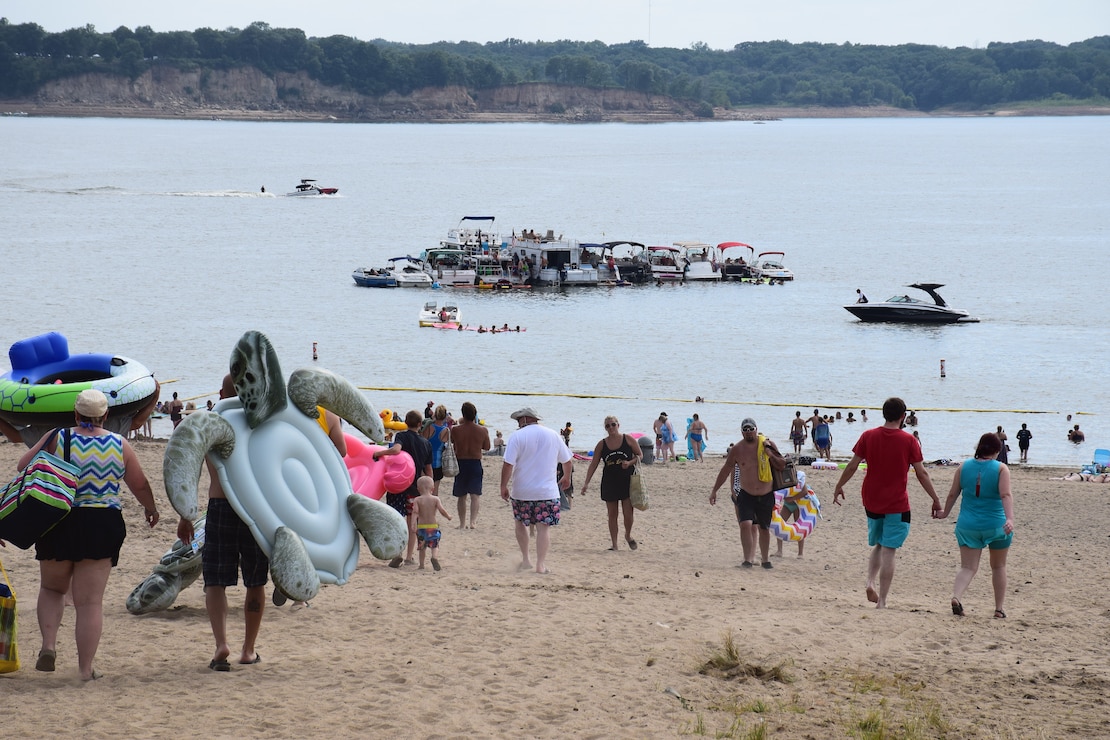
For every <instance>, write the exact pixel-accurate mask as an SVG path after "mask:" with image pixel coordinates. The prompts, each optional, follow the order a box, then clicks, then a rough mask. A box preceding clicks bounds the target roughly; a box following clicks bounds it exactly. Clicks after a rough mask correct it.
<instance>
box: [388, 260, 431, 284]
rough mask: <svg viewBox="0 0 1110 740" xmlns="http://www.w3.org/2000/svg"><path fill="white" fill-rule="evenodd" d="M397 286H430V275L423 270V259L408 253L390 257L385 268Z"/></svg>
mask: <svg viewBox="0 0 1110 740" xmlns="http://www.w3.org/2000/svg"><path fill="white" fill-rule="evenodd" d="M386 269H387V271H388V272H389V274H390V275H392V276H393V279H394V280H396V281H397V287H398V288H430V287H432V276H431V275H429V274H428V273H427V272H425V270H424V260H421V259H417V258H416V257H412V256H409V255H405V256H404V257H390V258H389V267H388V268H386Z"/></svg>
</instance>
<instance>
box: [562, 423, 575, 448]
mask: <svg viewBox="0 0 1110 740" xmlns="http://www.w3.org/2000/svg"><path fill="white" fill-rule="evenodd" d="M573 432H574V427H572V426H571V425H570V422H569V421H568V422H567V425H566V426H565V427H563V428H562V429H560V430H559V434H560V435H561V436H562V438H563V443H564V444H565V445H566V446H567V447H570V435H571V434H572V433H573Z"/></svg>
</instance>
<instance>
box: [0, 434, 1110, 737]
mask: <svg viewBox="0 0 1110 740" xmlns="http://www.w3.org/2000/svg"><path fill="white" fill-rule="evenodd" d="M599 436H600V435H599ZM974 436H975V435H974V434H972V435H969V440H971V441H974V440H973V439H971V438H972V437H974ZM969 444H970V442H969ZM164 447H165V444H164V441H150V442H146V441H144V442H138V443H136V449H137V450H138V452H139V456H140V459H141V461H142V463H143V466H144V469H145V470H146V472H147V475H148V476H149V477H150V479H151V483H152V484H153V486H154V489H155V492H156V494H157V496H158V500H159V502H160V506H161V509H162V512H163V517H164V519H163V521H162V522H161V523H160V524H159V525H158V526H157V527H156V528H155V529H154V530H149V529H147V527H146V526H145V524H144V522H143V521H142V510H141V508H140V507H139V506H138V505H137V503H136V502H135V501H134V499H133V498H131V497H130V496H128V497H127V502H126V510H125V516H126V519H127V523H128V532H129V535H128V538H127V541H126V543H125V545H124V548H123V553H122V555H121V559H120V565H119V567H118V568H116V569H115V570H114V571H113V573H112V576H111V580H110V581H109V584H108V592H107V596H106V599H105V628H104V635H103V638H102V640H101V643H100V650H99V652H98V654H97V658H96V667H97V669H98V670H99V671H101V672H102V673H104V674H105V676H104V678H102V679H100V680H99V681H94V682H89V683H87V684H82V683H81V682H80V681H79V680H78V678H77V668H76V649H75V646H74V641H73V623H74V612H73V610H72V608H68V609H67V610H66V613H65V617H64V621H63V625H62V631H61V634H60V636H59V641H58V670H57V672H55V673H40V672H37V671H35V670H34V662H35V655H36V653H37V651H38V648H39V644H40V641H39V635H38V628H37V623H36V621H35V598H36V594H37V590H38V568H37V565H36V563H35V561H34V552H33V550H30V551H22V550H17V549H16V548H15V547H14V546H9V547H7V548H6V549H4V550H0V557H2V558H3V562H4V565H5V567H6V568H7V570H8V573H9V574H10V577H11V579H12V581H13V583H14V585H15V589H16V592H17V595H18V598H19V605H20V611H19V620H20V631H19V645H20V648H21V655H22V661H23V669H22V670H21V671H19V672H16V673H12V674H7V675H3V676H0V695H2V696H3V698H4V704H5V712H4V715H5V716H4V736H5V737H6V738H24V737H26V738H31V737H35V738H38V737H58V736H61V737H83V738H108V737H121V736H122V737H171V736H179V737H181V736H184V737H189V736H204V737H213V738H256V737H259V738H261V737H292V736H296V737H305V738H309V737H322V736H325V735H326V736H330V737H334V738H348V737H350V738H354V737H359V738H362V737H421V738H423V737H455V738H464V737H465V738H469V737H505V738H521V737H584V738H648V737H676V736H683V735H695V736H697V735H704V736H708V737H738V738H743V737H764V736H765V737H791V738H795V737H796V738H830V737H862V736H867V737H907V736H908V737H950V738H957V737H958V738H1055V737H1063V736H1072V737H1083V738H1090V737H1110V711H1108V709H1107V704H1106V701H1107V699H1106V697H1107V695H1108V694H1110V666H1108V664H1107V655H1110V629H1108V627H1110V597H1108V596H1107V590H1106V588H1105V587H1104V585H1103V583H1102V578H1103V577H1104V576H1105V574H1106V573H1107V572H1110V562H1108V560H1110V557H1108V552H1110V547H1108V544H1110V543H1108V540H1107V538H1108V536H1110V530H1108V528H1107V525H1108V524H1110V510H1108V507H1107V499H1108V497H1110V486H1102V485H1098V484H1092V483H1072V482H1061V481H1052V480H1049V478H1050V477H1052V476H1058V475H1060V474H1061V473H1062V472H1063V471H1059V470H1053V469H1048V468H1028V467H1025V468H1023V467H1017V466H1015V468H1014V491H1015V511H1016V519H1017V528H1016V533H1015V539H1014V546H1013V551H1012V554H1011V557H1010V560H1009V589H1008V596H1007V600H1006V611H1007V613H1008V615H1009V617H1008V618H1007V619H1005V620H1001V619H992V618H991V615H992V611H993V601H992V597H991V586H990V572H989V567H988V566H987V563H986V558H985V557H984V562H983V565H982V568H981V570H980V572H979V574H978V575H977V576H976V578H975V580H974V581H973V582H972V585H971V588H970V589H969V591H968V592H967V593H966V594H965V596H964V599H963V603H964V606H965V608H966V610H967V615H966V616H964V617H962V618H958V617H954V616H952V614H951V610H950V607H949V598H950V595H951V588H952V580H953V577H954V576H955V573H956V570H957V566H958V563H959V553H958V549H957V547H956V543H955V539H954V538H953V535H952V526H953V524H954V517H953V518H952V519H950V520H948V521H944V522H937V521H932V520H930V519H929V514H928V511H929V506H928V497H927V496H926V494H925V493H924V492H922V491H921V489H920V487H919V486H918V485H917V484H916V482H915V481H914V480H913V477H912V476H911V483H910V486H911V498H912V500H913V503H914V524H913V530H912V533H911V535H910V538H909V540H908V542H907V544H906V546H905V547H904V548H903V549H902V551H901V552H900V554H899V556H898V562H897V572H896V574H895V578H894V584H893V588H892V589H891V593H890V597H889V603H888V607H889V608H887V609H886V610H883V611H879V610H876V609H874V608H873V605H871V604H869V603H868V602H867V600H866V597H865V595H864V579H865V566H866V558H867V554H868V548H867V546H866V522H865V516H864V513H863V510H862V508H861V505H860V500H859V484H860V481H861V480H862V473H857V475H856V478H855V479H854V480H853V481H851V483H850V484H849V485H848V491H849V495H848V501H847V503H846V504H845V505H844V506H839V507H838V506H834V505H833V504H832V493H833V487H834V485H835V481H836V479H837V477H838V476H839V472H838V471H807V472H808V480H809V483H810V485H811V486H812V487H813V488H814V489H815V490H816V491H817V493H818V495H819V496H820V498H821V501H822V504H823V512H824V520H823V521H822V522H821V523H820V524H819V525H818V527H817V529H816V530H815V532H814V533H813V535H812V536H811V537H810V538H809V540H808V541H807V542H806V548H805V557H804V558H801V559H799V558H797V557H796V556H795V552H796V550H795V546H794V545H793V544H791V543H787V544H786V547H785V549H784V552H785V557H784V558H781V559H773V561H774V566H775V567H774V569H773V570H770V571H764V570H762V569H760V568H758V567H757V568H755V569H754V570H742V569H740V568H739V567H737V566H738V565H739V563H740V561H741V560H742V558H741V554H740V538H739V532H738V529H737V526H736V522H735V518H734V516H733V512H732V507H731V505H730V504H729V503H728V499H727V498H723V505H722V503H720V502H719V503H718V505H717V506H715V507H710V506H709V505H708V503H707V500H708V494H709V490H710V488H711V486H712V483H713V480H714V477H715V475H716V473H717V471H718V469H719V465H720V463H721V458H720V457H713V458H709V459H707V462H706V463H705V464H693V463H671V464H669V465H667V466H661V465H653V466H645V474H646V478H647V481H648V485H649V487H650V495H651V507H650V510H649V511H646V512H637V513H636V525H635V528H634V530H633V535H634V537H635V538H636V540H637V541H638V544H639V548H638V549H637V550H636V551H634V552H633V551H630V550H628V549H627V548H626V547H625V546H624V544H623V542H622V549H621V550H620V551H619V552H607V548H608V546H609V537H608V531H607V528H606V519H605V507H604V505H603V504H602V502H601V501H600V499H599V495H598V489H597V485H596V483H594V484H593V485H592V486H591V490H590V492H589V493H588V494H587V495H586V496H585V497H582V496H578V497H576V499H575V500H574V505H573V507H572V509H571V510H570V511H567V512H564V515H563V521H562V523H561V524H560V525H559V526H558V527H556V528H555V529H554V530H553V531H552V542H553V544H552V551H551V555H550V557H549V567H550V569H551V571H552V572H551V574H549V575H546V576H543V575H537V574H535V573H533V572H523V573H522V572H518V571H517V565H518V563H519V562H520V556H519V551H518V549H517V545H516V541H515V539H514V536H513V523H512V517H511V513H510V510H509V507H508V505H507V504H504V503H503V502H502V501H501V500H500V497H499V496H498V495H497V481H498V480H499V474H500V466H501V461H500V458H487V460H486V465H485V470H486V487H485V490H486V495H485V496H484V497H483V499H482V503H483V506H482V513H481V516H480V517H479V521H478V528H477V529H475V530H466V531H459V530H457V529H455V528H454V524H455V523H453V522H441V524H442V525H443V527H444V534H443V547H442V550H441V554H440V560H441V562H442V564H443V570H442V571H441V572H439V573H436V572H434V571H432V570H431V569H430V568H429V569H428V570H425V571H420V570H417V569H416V567H415V566H405V567H403V568H401V569H391V568H389V567H387V566H386V564H385V563H384V562H380V561H377V560H375V559H373V558H372V557H371V556H370V554H369V552H368V551H367V549H366V547H365V545H364V546H363V557H362V560H361V561H360V565H359V568H358V570H357V571H356V573H355V574H354V576H353V577H352V579H351V581H350V582H349V583H348V584H346V585H344V586H328V587H325V588H324V589H323V590H322V591H321V593H320V594H319V596H318V597H317V598H316V599H315V600H314V601H313V602H312V604H311V607H310V608H305V607H290V606H284V607H281V608H276V607H273V606H272V605H270V604H269V603H267V608H266V613H265V616H264V620H263V626H262V633H261V636H260V638H259V642H258V646H257V647H258V652H259V653H260V654H261V656H262V662H261V663H260V664H258V665H252V666H240V665H238V664H235V663H233V665H232V670H231V672H230V673H216V672H213V671H210V670H208V661H209V660H210V659H211V657H212V650H213V643H212V636H211V633H210V630H209V625H208V620H207V616H206V614H205V611H204V596H203V591H202V589H201V587H200V584H199V583H197V584H194V585H193V586H190V587H189V588H187V589H186V590H184V591H183V592H182V593H181V595H180V596H179V597H178V599H177V602H176V603H175V604H174V606H173V607H171V608H170V609H169V610H167V611H164V612H160V613H155V614H151V615H147V616H142V617H135V616H132V615H130V614H129V613H128V612H127V611H126V609H125V608H124V600H125V599H126V597H127V595H128V594H129V593H130V591H131V590H132V589H133V588H134V587H135V585H137V584H138V583H139V582H140V581H141V580H142V579H143V578H145V577H146V575H147V574H148V573H149V572H150V569H151V567H152V566H153V565H154V564H155V563H157V561H158V559H159V558H160V557H161V555H162V554H163V553H164V552H165V551H166V550H167V549H168V548H169V547H170V546H171V544H172V543H173V541H174V539H175V535H174V529H175V525H176V521H177V518H176V516H175V515H174V514H173V511H172V509H171V508H170V506H169V504H168V503H167V502H166V499H165V489H164V487H163V486H162V452H163V450H164ZM22 451H23V448H22V447H19V446H16V445H12V444H9V443H4V444H0V469H4V470H9V471H12V470H14V466H15V461H16V460H17V458H18V456H19V455H20V454H21V453H22ZM954 470H955V468H933V469H931V474H932V476H933V479H934V482H935V484H936V487H937V489H938V492H939V493H940V495H941V498H942V499H943V497H944V495H945V494H946V493H947V490H948V486H949V484H950V481H951V478H952V473H953V471H954ZM584 475H585V464H584V463H578V464H577V465H576V470H575V481H576V483H577V484H579V485H580V482H581V480H582V479H583V477H584ZM447 490H449V488H448V489H447ZM445 498H446V499H447V500H446V501H445V504H446V507H447V509H448V510H449V511H450V512H451V513H452V515H455V511H456V509H455V502H454V499H451V498H450V496H449V495H447V494H445ZM202 504H203V501H202ZM773 550H774V543H773V542H772V551H773ZM228 594H229V599H230V602H231V614H230V617H229V633H230V639H231V644H232V650H233V656H234V655H235V654H236V651H237V649H238V646H239V642H240V641H241V639H242V616H243V609H242V598H243V589H242V588H241V587H238V588H233V589H229V591H228ZM730 644H731V645H732V646H733V647H734V648H735V656H734V657H735V658H736V661H734V662H737V663H739V665H738V666H737V667H736V668H735V669H733V670H716V671H714V670H705V666H706V665H707V663H708V662H709V660H710V659H711V658H712V657H714V656H723V655H724V654H725V653H726V652H727V647H728V646H729V645H730ZM761 724H762V725H763V726H764V728H763V730H764V731H765V733H766V734H765V735H761V734H758V732H759V726H760V725H761ZM867 729H870V730H872V731H875V732H874V734H870V735H865V734H864V731H865V730H867ZM880 729H882V730H883V731H884V732H883V733H879V732H878V730H880Z"/></svg>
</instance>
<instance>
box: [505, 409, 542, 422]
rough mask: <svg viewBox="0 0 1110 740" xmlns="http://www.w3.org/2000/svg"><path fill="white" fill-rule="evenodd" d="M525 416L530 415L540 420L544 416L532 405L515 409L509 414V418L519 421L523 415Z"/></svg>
mask: <svg viewBox="0 0 1110 740" xmlns="http://www.w3.org/2000/svg"><path fill="white" fill-rule="evenodd" d="M525 416H530V417H532V418H533V419H535V420H536V421H539V420H540V419H542V418H543V417H542V416H540V415H539V414H537V413H536V410H535V409H533V408H532V407H531V406H525V407H524V408H522V409H520V410H519V411H514V412H513V413H511V414H509V418H510V419H512V420H513V421H519V420H520V419H521V418H522V417H525Z"/></svg>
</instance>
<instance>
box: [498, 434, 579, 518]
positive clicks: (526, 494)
mask: <svg viewBox="0 0 1110 740" xmlns="http://www.w3.org/2000/svg"><path fill="white" fill-rule="evenodd" d="M572 457H573V455H571V453H570V449H569V448H568V447H567V446H566V443H564V442H563V440H562V439H561V438H560V437H559V434H558V433H557V432H555V431H553V430H551V429H548V428H547V427H543V426H540V425H539V424H529V425H528V426H526V427H524V428H523V429H518V430H517V431H515V432H513V433H512V434H511V435H510V436H509V444H508V445H507V446H506V447H505V462H507V463H508V464H509V465H512V466H513V479H512V485H511V487H510V491H511V493H510V496H511V497H512V498H515V499H516V500H517V501H552V500H554V499H557V498H559V484H558V483H557V482H556V479H555V466H556V465H558V464H559V463H565V462H567V461H568V460H570V459H571V458H572Z"/></svg>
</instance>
